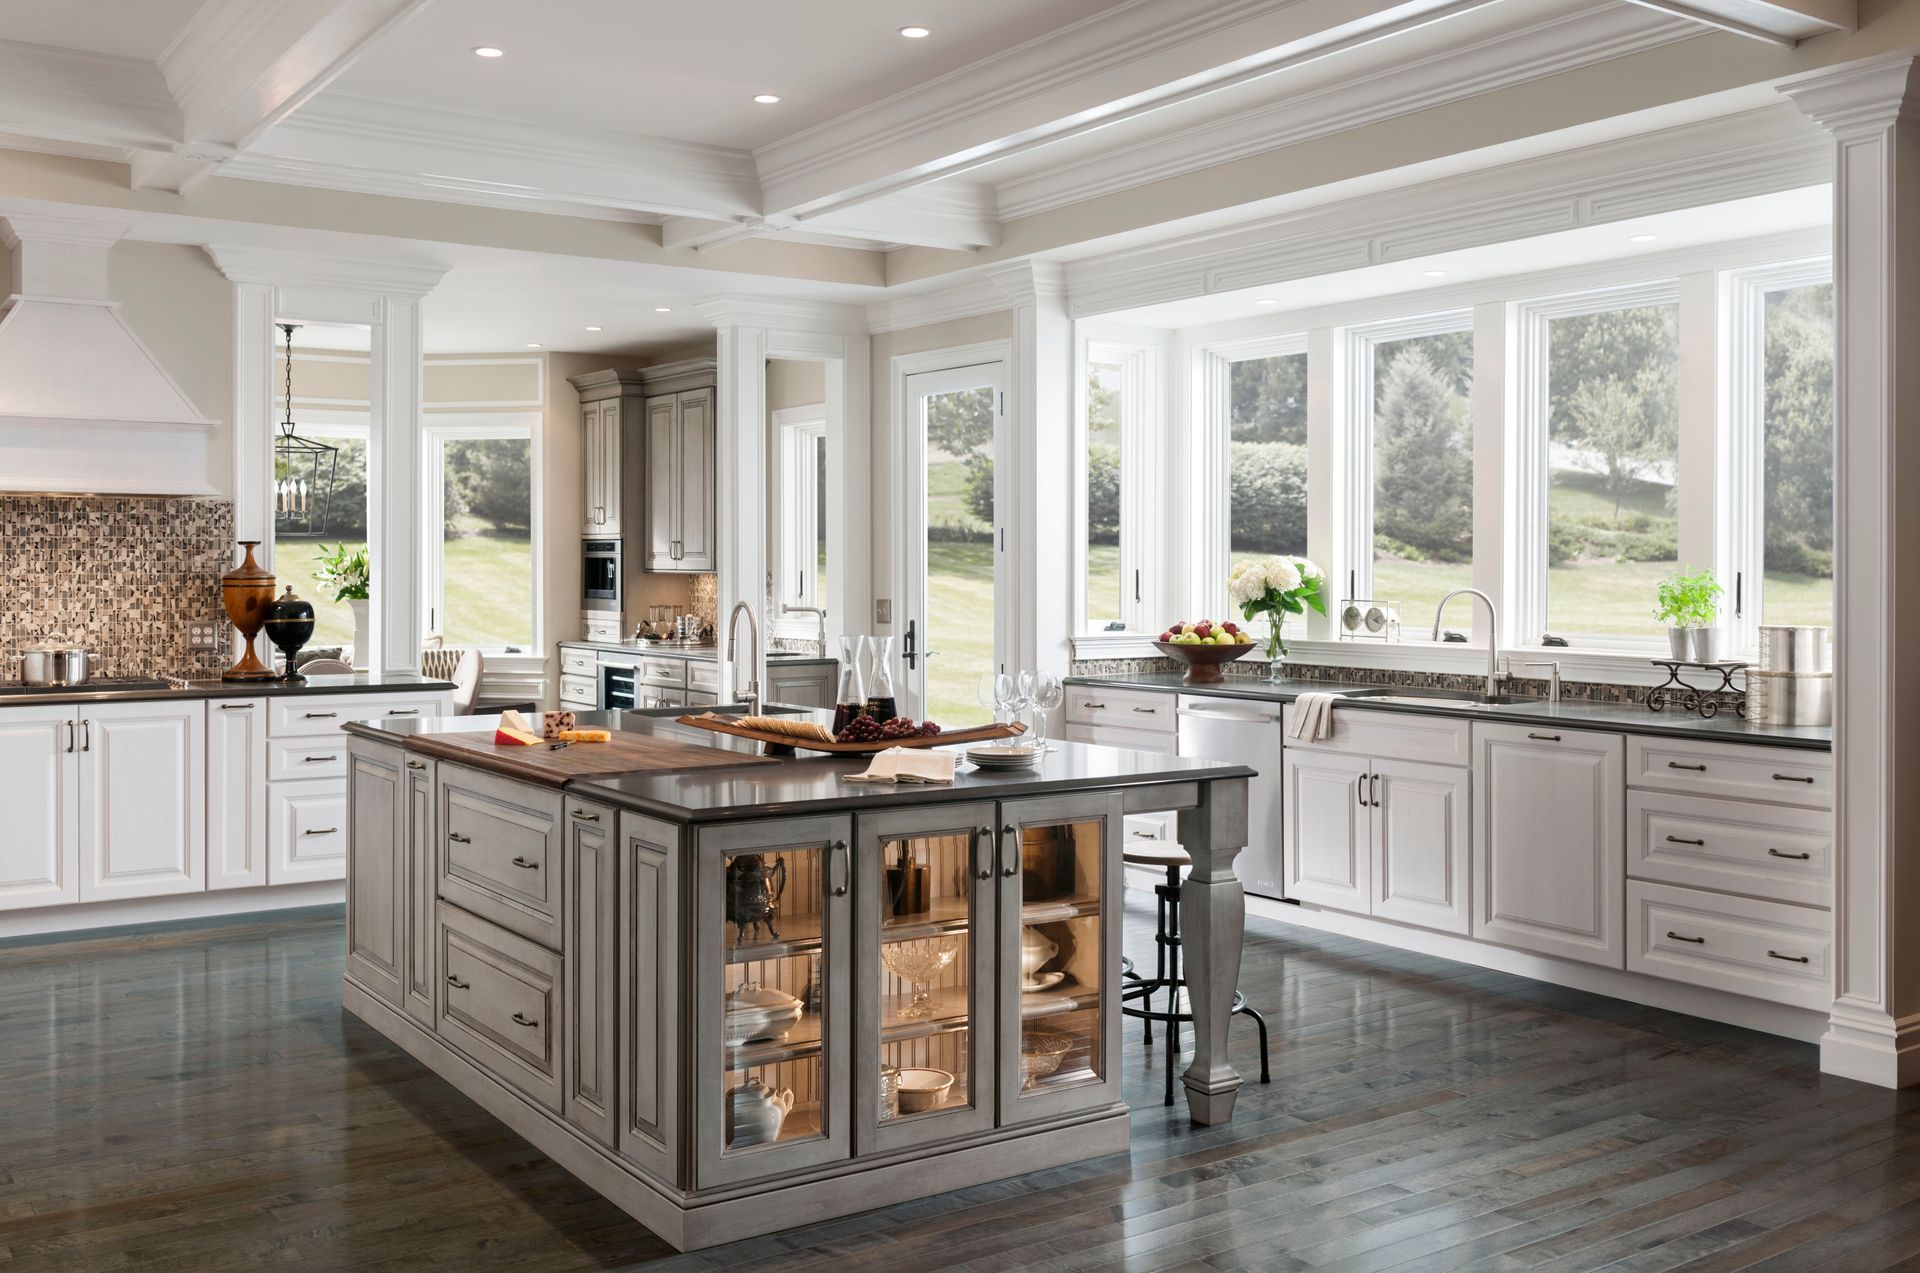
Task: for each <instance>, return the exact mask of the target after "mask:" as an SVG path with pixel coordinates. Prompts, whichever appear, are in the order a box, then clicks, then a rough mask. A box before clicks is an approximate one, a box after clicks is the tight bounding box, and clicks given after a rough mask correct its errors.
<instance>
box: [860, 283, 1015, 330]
mask: <svg viewBox="0 0 1920 1273" xmlns="http://www.w3.org/2000/svg"><path fill="white" fill-rule="evenodd" d="M1010 308H1012V305H1011V303H1010V302H1009V301H1008V300H1007V294H1006V293H1005V292H1004V291H1002V290H1001V289H1000V288H999V287H998V286H997V285H995V284H994V282H993V281H992V280H991V279H989V278H987V277H986V276H985V275H984V274H974V275H971V276H969V277H967V278H964V279H960V280H958V281H956V282H951V283H948V284H946V285H945V286H942V287H939V288H937V289H935V290H932V291H926V292H920V293H918V294H916V295H913V296H902V297H899V298H897V299H893V300H885V301H876V302H875V303H874V304H872V305H869V306H867V327H868V329H869V330H871V331H873V332H876V333H879V332H897V331H904V330H905V329H907V328H909V327H929V326H931V325H933V324H934V323H950V322H953V321H955V320H957V319H962V318H978V317H980V316H981V315H982V314H1002V313H1005V312H1006V311H1007V310H1008V309H1010Z"/></svg>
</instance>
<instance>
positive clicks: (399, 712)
mask: <svg viewBox="0 0 1920 1273" xmlns="http://www.w3.org/2000/svg"><path fill="white" fill-rule="evenodd" d="M419 714H420V709H419V708H417V707H389V708H388V709H387V715H389V716H418V715H419Z"/></svg>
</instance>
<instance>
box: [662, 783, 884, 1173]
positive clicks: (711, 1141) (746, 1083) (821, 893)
mask: <svg viewBox="0 0 1920 1273" xmlns="http://www.w3.org/2000/svg"><path fill="white" fill-rule="evenodd" d="M851 832H852V823H851V819H848V818H795V819H783V820H781V821H777V822H752V823H743V824H740V825H737V826H726V827H715V828H703V829H702V830H701V831H700V832H699V833H698V838H697V844H698V857H697V870H698V872H699V886H698V906H699V919H698V923H697V926H696V929H697V937H696V943H697V950H698V953H699V959H698V962H697V967H696V972H695V975H696V976H697V977H699V978H701V979H703V981H704V983H705V984H704V985H703V986H702V987H701V990H700V993H699V994H697V995H696V996H695V1002H696V1003H697V1004H698V1005H699V1007H698V1016H697V1020H696V1023H695V1028H696V1031H697V1033H696V1035H695V1044H694V1058H695V1066H696V1069H695V1091H696V1095H695V1120H696V1124H695V1131H694V1136H695V1160H694V1177H695V1182H696V1184H697V1185H698V1186H699V1187H701V1188H706V1187H710V1186H714V1185H725V1184H733V1183H737V1182H740V1181H745V1180H755V1179H759V1178H761V1177H764V1176H769V1175H776V1174H780V1173H784V1172H790V1171H796V1170H800V1169H803V1168H807V1167H813V1166H819V1165H821V1164H823V1163H830V1162H836V1161H839V1160H840V1159H843V1158H846V1157H847V1156H848V1154H849V1153H851V1149H852V1142H851V1138H850V1136H849V1130H850V1127H851V1118H852V1111H851V1110H850V1109H849V1108H848V1106H849V1102H848V1100H847V1099H846V1096H847V1093H848V1092H849V1091H850V1090H851V1083H850V1078H851V1067H850V1064H849V1054H848V1047H847V1045H848V1040H849V1038H850V1037H851V1034H852V1028H853V1021H852V1019H853V1013H852V1011H851V999H850V989H851V985H850V981H851V979H850V975H849V969H850V967H851V965H852V962H853V950H852V941H851V936H852V889H853V878H852V871H853V861H852V855H851V853H850V850H849V844H848V841H849V840H850V838H851Z"/></svg>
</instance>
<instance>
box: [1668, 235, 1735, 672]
mask: <svg viewBox="0 0 1920 1273" xmlns="http://www.w3.org/2000/svg"><path fill="white" fill-rule="evenodd" d="M1719 331H1720V281H1719V278H1718V276H1716V275H1715V274H1713V273H1712V272H1710V271H1709V272H1707V273H1701V274H1687V275H1684V276H1682V278H1681V279H1680V374H1679V392H1678V395H1677V402H1676V404H1675V406H1676V411H1675V414H1676V416H1677V418H1678V421H1679V438H1678V448H1677V452H1676V458H1677V462H1678V466H1679V473H1678V478H1679V480H1678V482H1677V483H1676V489H1678V490H1682V491H1686V492H1687V493H1688V494H1687V497H1686V498H1685V499H1683V500H1681V501H1680V503H1679V507H1678V508H1677V509H1676V510H1675V513H1676V519H1677V522H1678V529H1677V531H1676V539H1677V542H1678V547H1679V552H1680V564H1681V565H1682V566H1691V567H1694V568H1696V569H1700V568H1706V569H1712V570H1714V571H1715V572H1717V574H1718V577H1719V579H1720V582H1721V583H1722V584H1724V585H1725V586H1726V589H1727V595H1726V597H1725V599H1724V601H1723V602H1722V606H1721V609H1722V614H1721V616H1720V626H1722V627H1729V626H1730V625H1731V623H1732V620H1733V574H1732V572H1731V571H1729V570H1727V569H1726V568H1725V565H1724V563H1723V560H1722V555H1721V553H1720V551H1719V549H1720V545H1719V543H1718V538H1717V536H1716V535H1715V533H1714V528H1715V527H1716V526H1718V525H1719V524H1720V513H1719V509H1718V507H1717V505H1718V503H1719V499H1720V495H1719V487H1718V484H1717V482H1716V480H1715V476H1714V475H1715V474H1716V473H1717V472H1718V471H1719V468H1720V466H1719V464H1718V463H1717V462H1716V459H1715V452H1716V451H1717V449H1718V442H1719V431H1720V341H1719ZM1721 639H1722V640H1725V639H1726V634H1725V633H1722V635H1721ZM1734 648H1735V649H1738V648H1739V647H1737V646H1736V647H1734Z"/></svg>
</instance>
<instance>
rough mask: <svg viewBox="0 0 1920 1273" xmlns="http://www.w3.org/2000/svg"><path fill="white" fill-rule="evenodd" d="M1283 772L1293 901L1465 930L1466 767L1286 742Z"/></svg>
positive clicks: (1468, 790)
mask: <svg viewBox="0 0 1920 1273" xmlns="http://www.w3.org/2000/svg"><path fill="white" fill-rule="evenodd" d="M1281 772H1282V773H1283V774H1284V775H1285V796H1284V800H1283V806H1282V807H1283V810H1284V823H1283V826H1284V832H1283V835H1282V842H1283V848H1284V851H1285V862H1286V892H1287V896H1288V897H1290V898H1293V899H1296V900H1298V901H1302V902H1312V903H1315V904H1316V905H1320V906H1329V907H1332V908H1334V909H1336V910H1345V911H1353V912H1356V913H1358V914H1362V915H1373V916H1375V917H1377V918H1379V919H1390V920H1395V921H1397V922H1399V923H1403V924H1417V925H1419V926H1420V927H1422V928H1433V929H1438V930H1440V931H1442V932H1449V933H1460V934H1465V933H1466V932H1467V930H1468V926H1469V925H1468V905H1467V903H1468V889H1467V883H1468V861H1467V859H1468V849H1467V839H1468V829H1469V826H1470V822H1469V817H1468V807H1469V804H1470V794H1471V783H1470V777H1469V774H1468V771H1467V770H1465V769H1460V768H1455V767H1453V766H1449V765H1434V764H1423V763H1415V762H1413V761H1406V760H1387V759H1382V758H1379V757H1371V756H1350V755H1346V754H1343V753H1341V752H1338V751H1331V750H1326V749H1321V748H1313V747H1288V748H1287V749H1286V752H1285V754H1284V756H1283V758H1282V761H1281Z"/></svg>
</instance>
